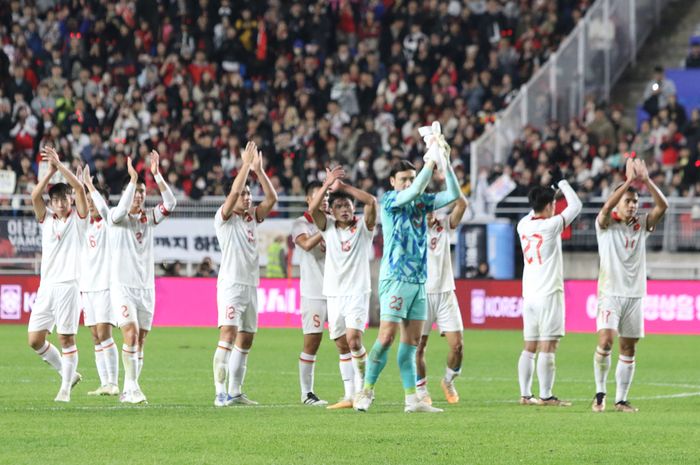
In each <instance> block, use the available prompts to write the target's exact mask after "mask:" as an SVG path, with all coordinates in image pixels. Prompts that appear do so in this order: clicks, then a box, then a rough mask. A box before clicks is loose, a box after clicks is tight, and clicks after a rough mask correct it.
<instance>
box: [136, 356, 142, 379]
mask: <svg viewBox="0 0 700 465" xmlns="http://www.w3.org/2000/svg"><path fill="white" fill-rule="evenodd" d="M141 370H143V349H141V350H139V353H138V358H137V360H136V379H137V380H138V379H139V378H140V377H141Z"/></svg>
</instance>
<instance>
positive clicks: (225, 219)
mask: <svg viewBox="0 0 700 465" xmlns="http://www.w3.org/2000/svg"><path fill="white" fill-rule="evenodd" d="M234 213H236V212H235V211H234V212H233V213H231V214H230V215H229V216H228V218H227V217H226V215H224V210H223V209H222V210H221V219H222V220H224V223H225V222H227V221H228V220H230V219H231V218H232V217H233V214H234Z"/></svg>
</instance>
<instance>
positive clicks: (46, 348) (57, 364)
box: [34, 341, 61, 375]
mask: <svg viewBox="0 0 700 465" xmlns="http://www.w3.org/2000/svg"><path fill="white" fill-rule="evenodd" d="M34 352H36V354H37V355H38V356H39V357H41V359H42V360H43V361H45V362H46V363H48V364H49V365H51V367H53V369H54V370H56V371H57V372H58V374H59V375H60V374H61V353H60V352H59V351H58V349H57V348H56V346H54V345H53V344H51V343H50V342H49V341H44V345H43V346H42V348H41V349H39V350H35V351H34Z"/></svg>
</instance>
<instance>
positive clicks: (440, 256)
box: [425, 217, 455, 294]
mask: <svg viewBox="0 0 700 465" xmlns="http://www.w3.org/2000/svg"><path fill="white" fill-rule="evenodd" d="M454 289H455V277H454V272H453V271H452V254H451V253H450V219H449V217H448V218H443V219H441V220H440V221H438V223H437V224H436V225H435V226H433V227H430V228H428V280H427V281H426V283H425V292H427V293H428V294H438V293H443V292H449V291H453V290H454Z"/></svg>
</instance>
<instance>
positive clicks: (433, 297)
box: [423, 291, 464, 336]
mask: <svg viewBox="0 0 700 465" xmlns="http://www.w3.org/2000/svg"><path fill="white" fill-rule="evenodd" d="M433 323H435V324H437V327H438V330H439V331H440V334H442V333H448V332H457V331H463V330H464V325H463V324H462V314H461V312H460V311H459V304H458V303H457V296H456V295H455V293H454V291H447V292H440V293H436V294H428V318H427V319H426V320H425V324H424V325H423V336H427V335H428V334H430V330H431V329H432V328H433Z"/></svg>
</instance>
